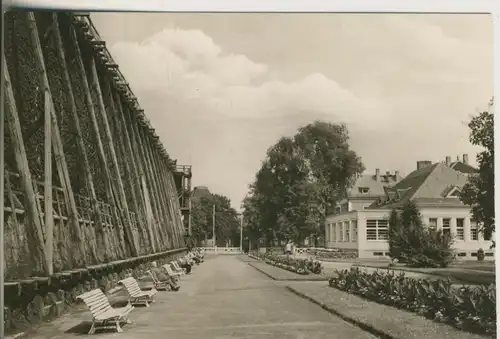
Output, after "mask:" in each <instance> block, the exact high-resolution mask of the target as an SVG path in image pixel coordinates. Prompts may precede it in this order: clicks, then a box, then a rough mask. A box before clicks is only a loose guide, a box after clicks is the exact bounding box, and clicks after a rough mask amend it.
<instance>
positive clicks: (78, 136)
mask: <svg viewBox="0 0 500 339" xmlns="http://www.w3.org/2000/svg"><path fill="white" fill-rule="evenodd" d="M52 19H53V30H54V31H53V32H54V34H55V38H56V45H57V52H58V53H57V54H58V57H59V61H60V63H61V65H62V68H63V79H62V81H61V82H62V84H63V86H64V91H65V94H66V96H67V97H68V101H69V105H70V114H71V122H72V124H73V132H74V133H75V140H76V143H77V146H78V150H79V151H80V155H81V157H82V158H81V160H82V162H83V169H84V172H85V177H86V181H87V187H88V188H89V194H90V201H91V203H92V210H93V214H94V216H95V217H96V221H97V222H96V223H95V225H96V230H97V232H98V239H99V240H100V242H101V243H100V244H98V247H99V248H102V249H104V251H103V254H104V258H98V255H97V253H92V254H93V257H94V260H95V261H96V263H97V262H100V261H102V260H105V261H106V260H107V251H106V248H107V246H108V245H107V239H106V236H105V234H104V229H103V221H102V215H101V211H100V210H99V207H98V205H97V195H96V192H95V187H94V179H93V177H92V171H91V170H90V163H89V159H88V155H87V149H86V147H85V143H84V142H83V136H82V130H81V127H80V118H79V117H78V111H77V108H76V103H75V97H74V94H73V88H72V85H71V78H70V76H69V71H68V67H67V61H66V55H65V53H64V46H63V41H62V37H61V31H60V28H59V20H58V14H57V13H56V12H54V13H53V14H52Z"/></svg>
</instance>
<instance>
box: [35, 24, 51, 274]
mask: <svg viewBox="0 0 500 339" xmlns="http://www.w3.org/2000/svg"><path fill="white" fill-rule="evenodd" d="M35 24H36V23H35ZM35 27H36V26H35ZM32 31H33V30H32ZM35 32H36V31H35ZM36 33H37V34H38V32H36ZM44 71H45V70H43V71H42V72H44ZM44 76H46V74H42V77H44ZM42 83H43V84H42V89H43V93H44V96H43V99H44V159H43V160H44V168H45V170H44V178H45V180H44V200H45V204H44V207H45V211H44V213H45V215H44V217H45V251H46V253H47V267H48V270H49V271H48V272H47V273H48V275H52V274H53V273H54V265H53V258H54V214H53V211H52V209H53V205H52V131H51V127H52V117H51V110H52V107H51V101H52V98H51V96H50V88H49V87H48V84H47V83H45V82H43V81H42Z"/></svg>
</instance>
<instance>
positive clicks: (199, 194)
mask: <svg viewBox="0 0 500 339" xmlns="http://www.w3.org/2000/svg"><path fill="white" fill-rule="evenodd" d="M211 196H212V193H210V191H209V189H208V187H206V186H196V187H195V188H193V192H192V193H191V198H192V199H201V198H210V197H211Z"/></svg>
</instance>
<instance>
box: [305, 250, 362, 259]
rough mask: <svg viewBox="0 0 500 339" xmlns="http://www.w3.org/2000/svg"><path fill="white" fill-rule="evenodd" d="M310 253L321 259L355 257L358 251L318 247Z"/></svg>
mask: <svg viewBox="0 0 500 339" xmlns="http://www.w3.org/2000/svg"><path fill="white" fill-rule="evenodd" d="M312 254H313V255H314V256H315V257H316V258H321V259H357V258H358V252H355V251H345V250H339V249H321V250H320V249H318V250H316V251H313V252H312Z"/></svg>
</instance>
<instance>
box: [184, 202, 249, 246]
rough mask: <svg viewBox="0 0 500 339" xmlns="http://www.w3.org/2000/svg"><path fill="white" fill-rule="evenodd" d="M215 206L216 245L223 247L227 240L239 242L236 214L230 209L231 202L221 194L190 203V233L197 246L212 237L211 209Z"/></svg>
mask: <svg viewBox="0 0 500 339" xmlns="http://www.w3.org/2000/svg"><path fill="white" fill-rule="evenodd" d="M214 206H215V236H216V240H217V245H219V246H225V244H226V243H227V242H229V240H231V241H232V242H233V243H234V242H235V240H237V241H238V242H239V237H236V234H239V225H240V223H239V221H238V213H237V212H236V210H235V209H234V208H232V207H231V200H230V199H229V198H227V197H226V196H224V195H221V194H211V195H210V196H209V197H201V198H199V199H196V200H194V201H193V202H192V216H191V232H192V237H193V239H194V240H195V241H196V242H197V243H198V244H199V243H200V242H201V241H203V240H205V239H211V238H212V237H213V208H214Z"/></svg>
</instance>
